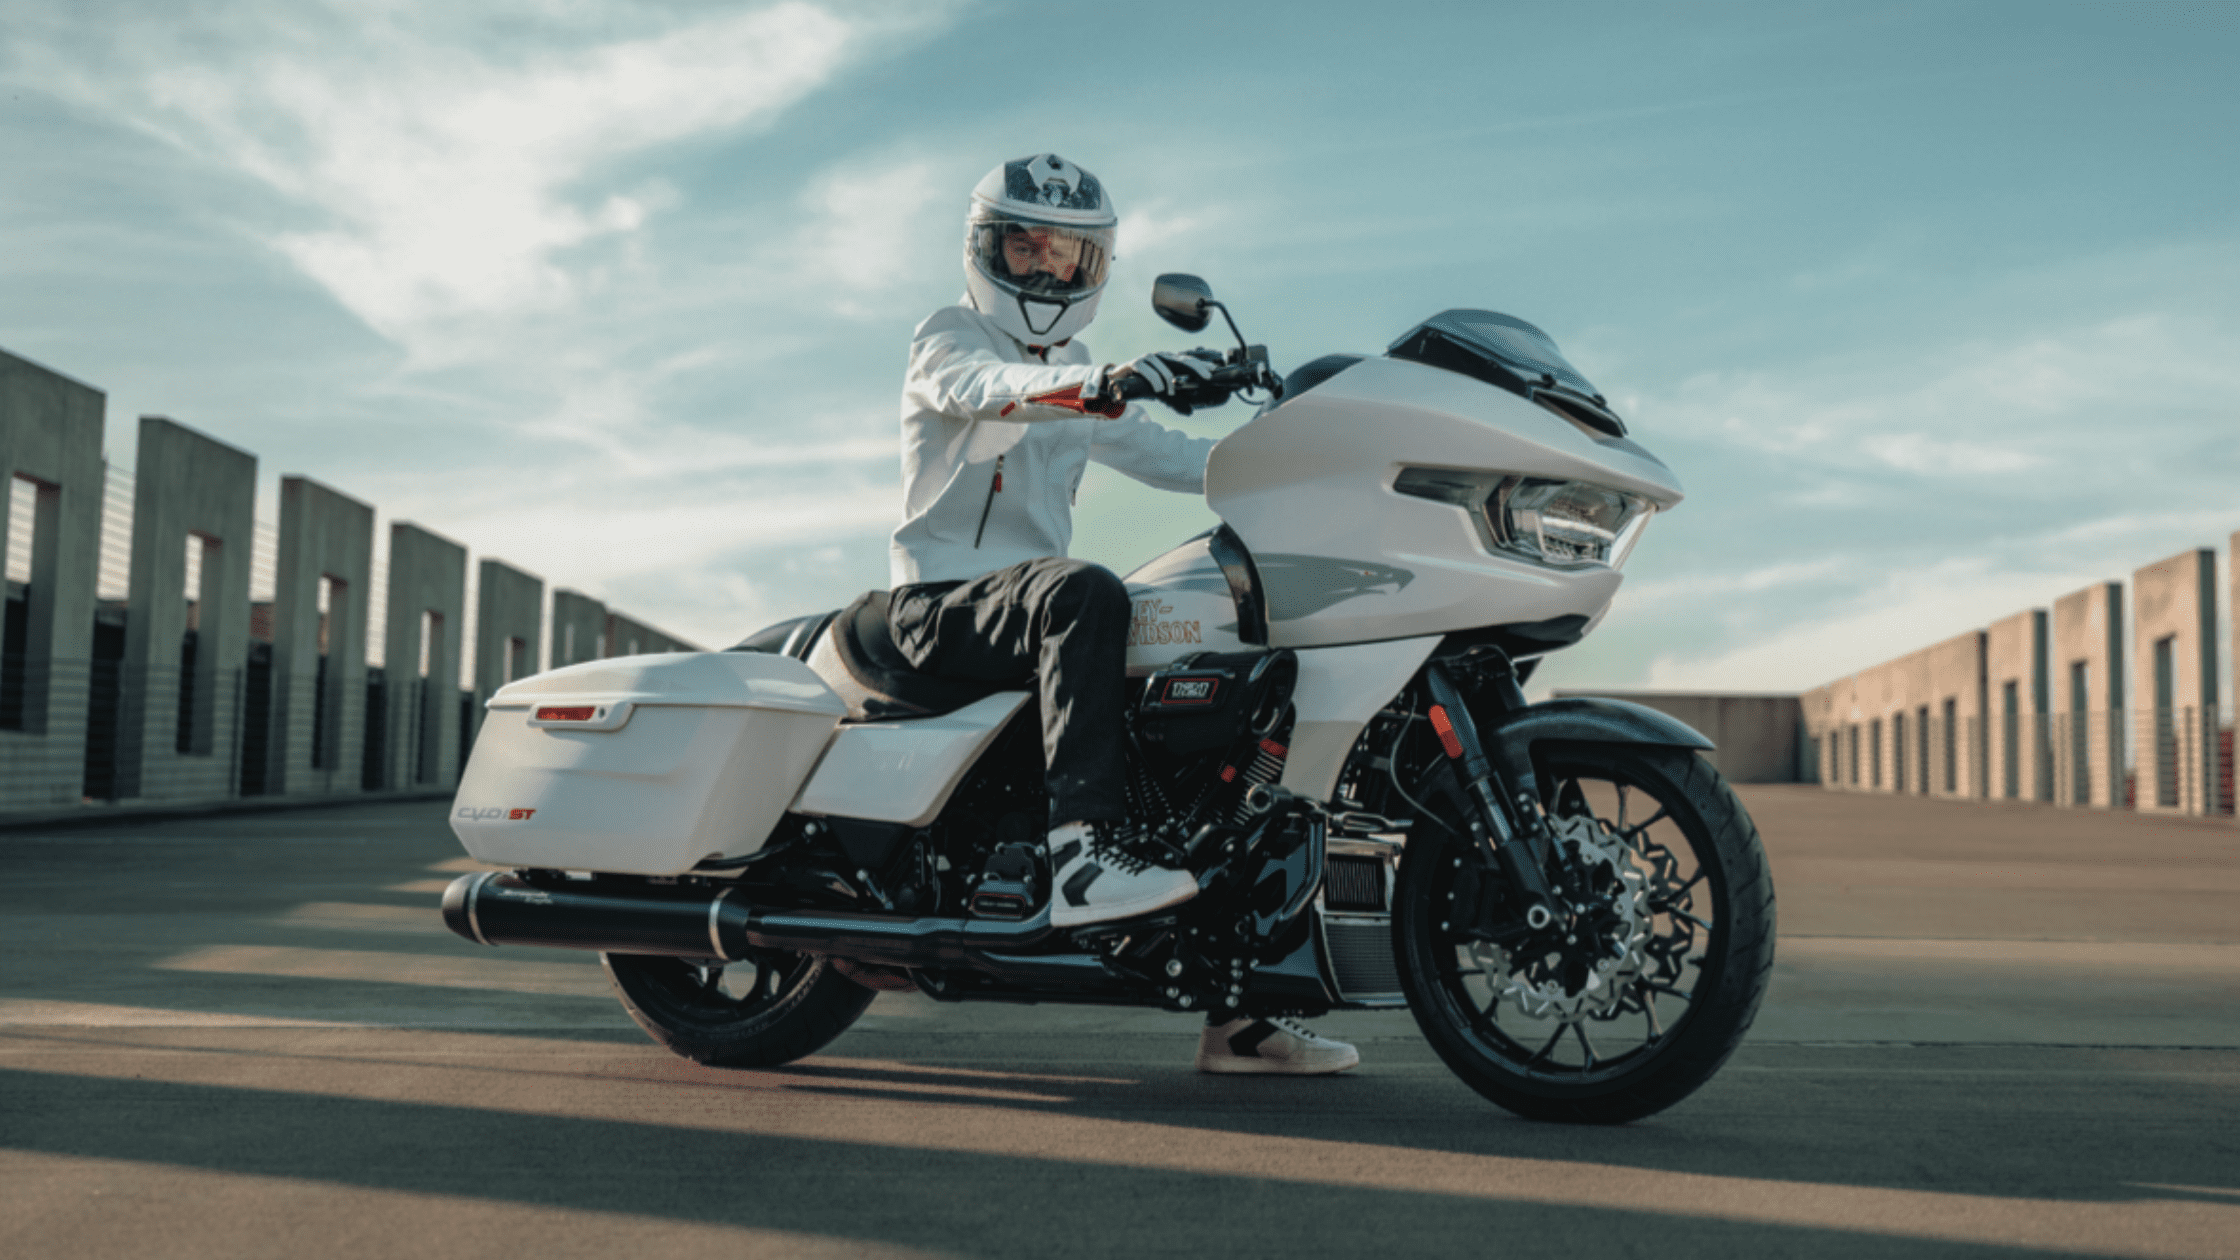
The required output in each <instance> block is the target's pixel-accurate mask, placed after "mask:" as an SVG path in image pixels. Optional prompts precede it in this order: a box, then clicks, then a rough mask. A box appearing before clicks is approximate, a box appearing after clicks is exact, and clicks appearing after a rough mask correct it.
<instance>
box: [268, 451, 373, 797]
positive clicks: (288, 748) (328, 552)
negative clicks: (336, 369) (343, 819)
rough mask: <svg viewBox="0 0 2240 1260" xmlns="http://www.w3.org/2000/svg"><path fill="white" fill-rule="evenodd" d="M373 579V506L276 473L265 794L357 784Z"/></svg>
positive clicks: (327, 791) (311, 792)
mask: <svg viewBox="0 0 2240 1260" xmlns="http://www.w3.org/2000/svg"><path fill="white" fill-rule="evenodd" d="M372 577H373V508H372V507H370V506H368V505H367V504H364V503H360V502H358V501H357V500H356V499H353V498H351V497H350V496H349V495H346V494H343V493H342V492H341V491H339V490H335V489H332V488H330V487H327V486H323V485H321V484H319V483H318V482H316V481H313V480H312V479H310V478H309V477H300V476H297V477H283V478H281V479H280V557H279V567H278V570H277V573H276V576H275V579H274V594H273V601H272V717H271V728H270V729H271V732H272V734H271V738H270V746H269V749H268V752H267V755H268V756H269V758H270V760H269V762H268V763H267V765H268V769H267V771H266V778H265V792H266V794H267V795H272V796H280V795H290V796H327V795H333V794H335V793H340V792H357V791H362V790H363V784H364V779H365V704H366V651H365V645H366V620H367V613H368V609H367V604H368V603H369V597H370V594H371V590H372Z"/></svg>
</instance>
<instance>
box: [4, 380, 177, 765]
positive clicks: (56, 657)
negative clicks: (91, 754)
mask: <svg viewBox="0 0 2240 1260" xmlns="http://www.w3.org/2000/svg"><path fill="white" fill-rule="evenodd" d="M104 406H105V399H104V398H103V395H102V393H101V391H100V390H97V389H94V388H92V387H91V386H88V385H83V384H80V383H79V382H77V381H73V380H71V379H70V378H69V377H66V376H63V375H61V374H60V373H57V372H51V371H49V370H47V369H46V368H43V367H40V366H39V365H38V364H36V363H32V362H30V361H29V360H26V359H19V358H17V357H15V356H14V355H12V354H9V353H7V352H6V351H0V495H6V494H9V493H11V492H12V491H13V488H14V485H15V479H16V478H18V477H24V478H29V479H30V481H31V482H32V483H36V486H37V491H36V500H35V507H34V521H35V523H34V526H33V538H32V551H31V581H30V583H29V587H28V589H27V591H26V592H25V604H26V608H25V634H24V641H23V642H22V643H21V644H20V645H19V644H17V643H13V642H11V643H9V644H7V645H6V648H7V651H9V652H15V651H18V650H19V649H20V651H21V652H22V653H23V663H22V664H21V666H20V667H18V668H16V669H14V670H12V671H9V672H8V676H9V679H10V693H11V694H6V695H0V700H4V701H5V708H6V710H7V713H8V718H9V722H10V724H11V728H9V729H0V766H4V769H0V805H4V806H31V805H47V804H56V803H63V802H74V801H76V800H78V799H79V796H80V795H81V793H82V792H83V790H84V788H83V784H84V780H85V738H86V694H87V682H88V675H89V665H90V660H89V658H90V657H91V656H92V650H93V647H92V641H93V608H94V579H95V575H96V572H97V570H98V567H99V565H100V556H101V498H102V493H103V490H104V485H103V467H102V459H101V428H102V412H103V408H104ZM6 516H7V510H6V500H5V499H4V498H0V556H5V555H7V548H8V530H9V529H10V523H9V522H8V520H7V519H6ZM182 549H183V544H182Z"/></svg>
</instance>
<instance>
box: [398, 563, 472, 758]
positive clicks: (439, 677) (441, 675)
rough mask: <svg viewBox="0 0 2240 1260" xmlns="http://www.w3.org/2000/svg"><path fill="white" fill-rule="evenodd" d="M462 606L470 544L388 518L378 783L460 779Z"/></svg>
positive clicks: (463, 611)
mask: <svg viewBox="0 0 2240 1260" xmlns="http://www.w3.org/2000/svg"><path fill="white" fill-rule="evenodd" d="M466 611H467V549H466V548H465V547H462V546H460V545H459V544H458V543H455V542H452V541H451V540H450V539H448V538H443V537H440V536H438V535H436V534H433V533H430V532H428V531H427V530H425V529H422V528H420V527H419V526H418V525H413V524H409V523H406V522H398V523H396V524H393V525H391V526H390V527H389V607H388V617H387V627H388V638H387V640H386V642H387V644H388V664H387V665H386V666H385V667H384V670H383V672H384V674H385V676H386V680H387V682H388V689H387V690H388V705H389V721H388V723H387V731H388V745H389V746H388V748H387V749H386V750H384V764H385V766H386V767H387V772H386V780H387V781H386V782H385V783H384V784H383V785H382V786H385V787H390V788H429V787H449V786H451V785H452V784H454V783H457V782H458V780H459V721H458V713H459V665H460V658H459V650H460V644H461V641H462V638H461V636H462V635H463V634H464V633H465V630H466ZM430 613H433V614H434V624H433V627H432V628H433V629H434V631H435V633H433V634H432V635H431V634H429V633H428V630H429V629H430V628H431V627H430V625H429V620H430V619H429V617H428V614H430ZM423 657H424V658H425V660H426V667H425V668H424V669H423V668H422V664H421V662H422V659H423Z"/></svg>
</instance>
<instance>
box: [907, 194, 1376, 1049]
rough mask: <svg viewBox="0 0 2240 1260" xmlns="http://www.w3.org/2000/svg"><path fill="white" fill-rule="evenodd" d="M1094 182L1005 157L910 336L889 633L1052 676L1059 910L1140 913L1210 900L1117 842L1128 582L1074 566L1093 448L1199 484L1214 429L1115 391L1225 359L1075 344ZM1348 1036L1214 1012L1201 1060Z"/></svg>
mask: <svg viewBox="0 0 2240 1260" xmlns="http://www.w3.org/2000/svg"><path fill="white" fill-rule="evenodd" d="M1118 223H1119V220H1118V217H1117V216H1116V215H1115V214H1114V213H1113V209H1112V202H1111V200H1110V199H1109V198H1107V197H1106V195H1105V192H1104V186H1103V185H1102V184H1101V183H1099V182H1098V180H1097V178H1096V176H1094V175H1092V174H1090V173H1089V172H1087V171H1085V170H1082V169H1081V168H1080V167H1078V166H1075V165H1074V164H1072V163H1071V162H1068V161H1066V160H1065V159H1064V158H1061V157H1059V156H1058V155H1056V154H1054V153H1042V154H1036V155H1035V156H1033V157H1026V158H1020V159H1019V160H1017V161H1014V162H1006V163H1004V164H1003V165H1002V166H999V167H997V168H996V169H995V170H993V171H990V172H989V173H988V175H987V177H986V178H984V179H982V180H981V181H980V183H979V185H978V186H977V187H975V188H974V189H973V190H972V209H971V211H970V212H969V213H968V214H967V216H966V218H965V256H964V274H965V289H966V295H967V296H966V302H965V304H963V305H958V306H949V307H944V308H942V309H941V310H938V311H935V312H934V313H933V314H932V315H931V316H929V317H927V319H926V321H925V322H924V323H922V324H920V325H918V330H917V333H916V335H915V337H914V338H913V339H912V341H911V343H910V369H909V374H908V376H907V377H906V378H905V379H904V382H903V387H902V482H903V520H902V524H901V526H899V527H898V528H897V529H896V530H895V531H894V539H893V541H892V543H891V544H890V546H889V558H890V567H891V570H892V584H893V588H894V589H893V594H892V596H891V598H890V601H889V605H888V608H889V611H888V631H889V633H890V634H891V635H892V637H893V639H894V642H895V645H896V646H897V647H898V648H899V649H900V650H901V652H902V654H903V655H904V656H905V657H906V658H907V659H908V660H909V661H910V663H911V665H912V666H914V667H915V668H917V669H920V670H923V671H925V672H926V673H929V674H936V675H943V676H948V677H956V678H970V679H975V680H979V681H983V682H991V683H1006V684H1015V685H1024V684H1025V682H1026V680H1027V679H1028V678H1030V677H1039V679H1040V687H1041V693H1042V740H1043V753H1044V757H1045V761H1046V774H1047V778H1046V783H1047V786H1048V788H1049V793H1050V822H1051V824H1052V826H1051V828H1050V832H1049V841H1048V843H1049V854H1050V868H1051V872H1052V877H1051V885H1052V892H1051V909H1050V917H1051V922H1052V924H1053V925H1055V926H1057V927H1061V928H1068V927H1079V926H1081V925H1084V924H1090V923H1101V922H1106V921H1109V920H1114V919H1124V918H1131V917H1134V916H1136V915H1141V914H1149V913H1152V912H1153V911H1157V910H1163V909H1165V908H1167V907H1169V906H1173V905H1178V904H1180V903H1182V902H1184V901H1187V900H1189V899H1190V898H1191V897H1194V896H1196V895H1197V892H1198V884H1197V880H1196V879H1195V878H1193V877H1192V876H1191V874H1190V873H1189V872H1188V871H1183V870H1177V869H1174V868H1171V867H1164V866H1157V865H1153V864H1150V863H1148V862H1146V861H1144V860H1143V859H1142V858H1140V857H1137V856H1135V855H1132V854H1130V853H1128V852H1126V851H1124V850H1123V849H1122V848H1121V847H1120V846H1119V845H1118V844H1116V843H1115V840H1116V839H1117V837H1116V836H1115V834H1114V832H1115V829H1116V825H1117V824H1118V823H1119V822H1120V820H1121V818H1122V816H1123V815H1124V814H1125V812H1126V808H1125V802H1124V800H1123V797H1122V767H1123V765H1124V764H1125V763H1124V761H1123V760H1122V741H1121V722H1122V720H1123V718H1122V714H1123V712H1124V706H1125V703H1126V682H1125V680H1126V672H1127V628H1128V622H1129V601H1128V593H1127V588H1126V587H1125V586H1123V585H1122V584H1121V582H1120V579H1119V578H1117V577H1115V576H1113V574H1112V571H1111V570H1109V569H1106V568H1103V567H1102V566H1099V565H1094V564H1090V563H1088V562H1086V561H1081V560H1069V559H1067V558H1065V554H1066V545H1067V544H1068V543H1069V542H1071V541H1072V538H1073V512H1072V507H1073V501H1074V498H1075V496H1076V494H1077V493H1078V492H1079V491H1080V488H1081V478H1082V475H1083V474H1084V473H1085V472H1087V470H1088V464H1089V461H1091V460H1095V461H1096V462H1098V463H1100V464H1104V465H1105V466H1107V467H1109V468H1113V469H1117V470H1118V471H1120V472H1123V473H1126V474H1127V475H1128V476H1130V477H1133V478H1135V479H1136V480H1138V481H1141V482H1143V483H1145V484H1146V485H1152V486H1157V487H1158V488H1160V489H1162V490H1174V491H1179V492H1182V493H1186V494H1202V493H1204V491H1205V468H1206V457H1207V456H1208V455H1209V454H1210V453H1211V452H1212V450H1213V445H1214V444H1213V440H1212V439H1210V438H1195V437H1191V436H1189V435H1188V434H1185V433H1182V432H1180V431H1178V430H1175V429H1170V428H1168V427H1166V426H1165V425H1162V424H1160V423H1158V422H1157V421H1155V420H1152V419H1151V418H1150V417H1148V416H1146V415H1145V414H1144V412H1143V409H1142V408H1141V407H1139V406H1136V405H1134V404H1131V403H1128V402H1126V401H1123V400H1122V398H1121V396H1120V395H1121V382H1123V381H1124V380H1126V379H1127V378H1128V377H1130V376H1136V377H1141V378H1142V382H1143V384H1144V385H1145V386H1148V388H1149V393H1150V394H1151V396H1153V397H1156V398H1159V399H1161V400H1163V401H1169V402H1171V401H1173V400H1174V399H1175V398H1176V397H1177V395H1178V394H1187V393H1188V391H1189V387H1190V385H1191V384H1192V383H1193V382H1194V381H1196V380H1203V379H1204V378H1205V377H1206V376H1207V375H1208V374H1210V372H1211V370H1212V365H1211V364H1210V363H1208V362H1206V361H1205V360H1204V359H1201V358H1197V357H1193V356H1191V355H1186V354H1174V353H1167V352H1163V351H1162V352H1154V353H1151V354H1147V355H1144V356H1143V357H1142V358H1139V359H1136V360H1135V361H1133V362H1131V363H1127V364H1124V365H1115V364H1099V363H1097V362H1096V361H1095V360H1094V359H1092V358H1091V357H1090V354H1089V349H1088V347H1087V346H1084V345H1082V344H1081V343H1080V342H1079V341H1078V340H1076V336H1077V335H1078V334H1079V333H1080V332H1081V330H1082V329H1083V328H1086V327H1087V326H1088V324H1089V321H1090V320H1091V319H1093V318H1095V316H1096V312H1097V300H1098V297H1099V296H1100V295H1101V294H1102V293H1103V291H1104V283H1105V274H1106V269H1107V268H1108V267H1109V266H1110V264H1111V261H1112V246H1113V236H1114V231H1115V229H1116V227H1117V226H1118ZM1359 1061H1360V1056H1359V1055H1358V1054H1356V1053H1355V1052H1354V1049H1353V1047H1352V1046H1349V1045H1346V1044H1345V1043H1343V1042H1339V1041H1332V1040H1329V1039H1327V1038H1323V1037H1318V1036H1316V1035H1315V1034H1313V1033H1311V1032H1308V1031H1307V1030H1306V1029H1305V1028H1303V1027H1300V1026H1299V1025H1297V1024H1296V1023H1293V1022H1291V1021H1289V1020H1283V1021H1275V1020H1256V1019H1242V1020H1235V1021H1231V1022H1229V1023H1226V1024H1219V1025H1214V1024H1211V1023H1209V1026H1208V1027H1207V1029H1206V1031H1205V1035H1204V1036H1203V1037H1202V1038H1201V1039H1200V1042H1199V1047H1198V1067H1199V1068H1200V1069H1201V1070H1204V1071H1213V1072H1284V1073H1307V1074H1313V1073H1323V1072H1336V1071H1342V1070H1344V1069H1345V1068H1349V1067H1352V1066H1353V1065H1354V1064H1355V1063H1357V1062H1359Z"/></svg>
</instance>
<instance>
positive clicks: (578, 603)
mask: <svg viewBox="0 0 2240 1260" xmlns="http://www.w3.org/2000/svg"><path fill="white" fill-rule="evenodd" d="M606 654H607V606H606V605H605V604H602V603H600V602H599V601H598V600H595V599H593V598H591V597H590V596H589V595H585V594H582V593H580V592H577V591H571V590H568V589H567V588H566V587H560V588H558V589H556V590H554V591H553V592H552V668H554V669H558V668H560V667H561V666H563V665H576V664H580V663H582V662H584V661H595V660H598V659H599V658H600V657H603V656H605V655H606Z"/></svg>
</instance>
